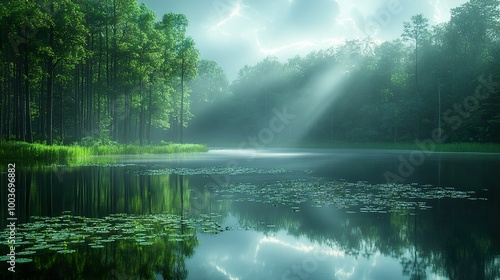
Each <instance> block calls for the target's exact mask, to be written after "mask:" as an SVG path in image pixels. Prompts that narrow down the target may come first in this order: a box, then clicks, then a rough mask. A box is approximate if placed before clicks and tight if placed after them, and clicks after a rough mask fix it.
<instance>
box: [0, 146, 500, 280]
mask: <svg viewBox="0 0 500 280" xmlns="http://www.w3.org/2000/svg"><path fill="white" fill-rule="evenodd" d="M398 155H399V154H398V153H397V152H394V151H391V152H387V153H386V152H382V151H363V152H355V151H328V150H285V149H279V150H265V151H234V150H217V151H211V152H209V153H206V154H200V155H193V156H182V157H160V156H151V157H148V158H144V157H121V158H115V163H113V164H107V165H106V164H101V165H87V166H72V167H68V166H59V167H34V168H21V166H22V164H20V163H19V164H18V166H20V167H19V168H18V170H17V174H16V181H17V182H18V186H19V187H18V192H17V208H18V216H17V217H18V224H21V223H24V225H22V226H20V227H19V229H18V235H17V238H18V239H17V240H16V241H17V242H18V248H17V249H16V252H18V253H19V255H18V256H17V257H18V260H20V261H19V263H17V265H16V271H17V272H16V274H15V275H16V277H17V278H18V279H26V278H28V279H35V278H37V277H38V278H39V279H46V278H53V277H54V275H58V277H59V278H63V279H78V278H81V279H498V278H499V277H500V226H499V224H498V223H497V220H498V213H500V209H499V208H500V207H499V204H500V191H499V189H498V185H499V183H500V182H499V180H500V179H499V178H498V176H497V174H496V172H498V170H499V167H500V159H499V158H498V157H497V156H491V155H453V154H435V155H433V156H431V157H429V158H427V160H426V161H425V162H424V164H423V165H421V166H419V167H418V168H417V169H416V171H415V172H414V174H412V175H411V176H409V177H408V178H406V179H407V182H405V183H407V184H403V185H384V184H380V183H385V182H383V178H384V177H383V173H384V172H386V171H394V170H397V164H398V160H397V157H398ZM158 170H160V171H161V172H159V171H158ZM278 171H279V172H278ZM304 171H306V172H304ZM221 178H222V179H221ZM340 179H345V180H340ZM1 180H2V192H1V197H0V199H1V200H2V201H5V200H6V192H5V188H4V187H3V186H4V185H3V184H4V182H6V175H5V173H2V178H1ZM339 180H340V181H339ZM359 181H362V182H359ZM336 182H338V183H336ZM412 183H417V184H412ZM425 184H432V186H429V185H427V186H422V185H425ZM380 186H383V187H380ZM391 187H394V188H391ZM443 194H448V195H443ZM318 202H322V203H318ZM419 203H420V204H419ZM422 203H424V204H425V207H419V206H422V205H424V204H422ZM370 204H375V205H381V204H384V205H385V208H384V209H382V210H381V209H379V208H380V207H379V206H377V207H379V208H373V207H372V208H369V207H368V206H369V205H370ZM401 205H407V207H401ZM396 206H397V207H396ZM363 209H365V210H366V211H362V210H363ZM367 209H368V210H370V211H368V210H367ZM0 215H1V217H0V218H1V221H0V222H1V227H2V228H5V226H6V221H7V219H6V218H7V217H6V211H5V208H4V204H3V203H2V212H1V214H0ZM50 217H53V218H50ZM2 234H3V235H4V236H7V232H6V231H3V232H2ZM1 248H2V251H1V255H2V256H5V254H6V253H7V247H6V246H2V247H1ZM21 258H22V259H21ZM23 259H24V260H26V261H27V262H26V263H21V262H22V261H21V260H23ZM30 260H31V261H30ZM7 267H8V264H7V263H6V262H5V261H4V259H2V263H1V264H0V269H1V273H0V276H1V277H2V278H5V277H6V276H11V275H9V273H10V272H8V271H7ZM34 275H35V278H34Z"/></svg>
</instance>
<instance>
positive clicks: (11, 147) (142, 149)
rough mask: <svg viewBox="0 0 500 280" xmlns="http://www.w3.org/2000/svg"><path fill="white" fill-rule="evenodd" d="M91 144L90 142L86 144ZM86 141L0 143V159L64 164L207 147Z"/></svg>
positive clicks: (204, 150)
mask: <svg viewBox="0 0 500 280" xmlns="http://www.w3.org/2000/svg"><path fill="white" fill-rule="evenodd" d="M91 143H93V144H92V145H90V144H91ZM86 144H89V146H80V145H77V144H75V145H71V146H63V145H52V146H48V145H45V144H39V143H34V144H30V143H26V142H14V141H9V142H3V141H2V142H0V158H1V159H2V160H4V161H12V160H22V161H26V162H27V163H45V164H54V163H68V162H72V163H75V162H80V161H91V160H92V158H91V156H95V155H117V154H172V153H192V152H206V151H208V148H207V146H205V145H200V144H167V145H147V146H135V145H118V144H116V145H98V144H96V142H92V141H91V139H88V141H87V142H86Z"/></svg>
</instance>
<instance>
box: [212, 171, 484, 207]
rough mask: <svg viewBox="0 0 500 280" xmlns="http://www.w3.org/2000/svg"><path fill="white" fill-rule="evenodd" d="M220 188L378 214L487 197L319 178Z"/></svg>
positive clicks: (278, 201) (246, 196)
mask: <svg viewBox="0 0 500 280" xmlns="http://www.w3.org/2000/svg"><path fill="white" fill-rule="evenodd" d="M217 192H218V193H219V194H220V195H222V196H225V197H228V196H237V197H238V198H236V199H235V200H236V201H249V202H264V203H269V204H271V205H274V206H277V205H286V206H290V207H291V210H292V211H293V212H298V211H300V207H299V206H297V205H300V204H304V203H309V204H312V206H314V207H324V206H334V207H337V208H340V209H347V208H349V209H350V210H348V211H347V213H350V214H352V213H356V211H355V210H358V211H359V212H363V213H379V214H385V213H388V212H396V211H401V210H410V209H419V210H427V209H430V208H432V207H431V206H430V205H428V204H427V201H429V200H435V199H468V200H487V199H486V198H480V197H475V195H476V193H475V192H474V191H460V190H456V189H455V188H452V187H446V188H443V187H433V186H431V185H418V184H369V183H368V182H366V181H359V182H355V183H350V182H345V181H322V180H319V179H318V180H317V181H316V182H311V181H310V180H309V181H305V180H295V181H292V180H286V181H280V182H276V183H273V184H268V185H254V184H226V185H224V186H223V187H222V188H221V189H220V190H218V191H217Z"/></svg>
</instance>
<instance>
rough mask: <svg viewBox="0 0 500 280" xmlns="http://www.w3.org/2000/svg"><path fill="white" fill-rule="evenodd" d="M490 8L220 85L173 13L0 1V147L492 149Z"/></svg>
mask: <svg viewBox="0 0 500 280" xmlns="http://www.w3.org/2000/svg"><path fill="white" fill-rule="evenodd" d="M499 3H500V1H499V0H484V1H479V0H471V1H470V2H468V3H466V4H464V5H462V6H460V7H458V8H455V9H453V10H452V17H451V19H450V21H449V22H446V23H443V24H440V25H437V26H429V24H428V20H427V19H426V18H425V17H424V16H423V15H416V16H414V17H412V18H411V19H408V20H409V21H408V22H406V23H405V24H404V32H403V34H401V37H400V38H399V39H397V40H394V41H390V42H383V43H380V44H379V43H376V42H374V41H373V40H371V39H369V38H366V39H363V40H353V41H348V42H346V43H345V44H343V45H341V46H336V47H332V48H329V49H326V50H320V51H315V52H312V53H310V54H309V55H307V56H305V57H299V56H297V57H294V58H291V59H289V60H288V61H286V62H280V61H278V60H277V59H276V58H273V57H268V58H266V59H265V60H263V61H261V62H260V63H258V64H257V65H255V66H245V67H243V68H242V69H241V70H240V72H239V75H238V78H237V79H236V80H235V81H233V82H232V83H231V84H229V82H228V80H227V78H226V75H225V73H224V71H223V70H222V69H221V67H220V66H219V65H218V64H217V63H216V62H213V61H206V60H200V58H199V56H200V53H199V52H198V50H197V49H196V47H195V42H194V41H193V39H191V38H190V37H188V36H187V35H186V28H187V26H188V20H187V18H186V17H185V16H184V15H182V14H173V13H169V14H166V15H164V16H163V17H162V19H161V20H160V21H157V20H156V17H155V15H154V13H153V12H152V11H151V10H150V9H149V8H147V7H146V6H145V5H143V4H142V5H138V4H137V2H136V1H135V0H104V1H97V0H60V1H55V0H37V1H35V0H32V1H20V0H8V1H3V2H2V3H1V4H0V32H1V36H2V38H3V39H2V41H1V45H0V111H1V114H0V118H1V119H0V138H1V139H2V140H20V141H27V142H33V141H35V142H44V141H46V142H47V143H48V144H52V143H54V142H56V143H72V142H75V141H78V142H80V143H89V142H90V143H103V142H110V141H117V142H122V143H138V144H145V143H151V142H153V141H159V140H167V141H177V142H183V140H184V138H188V139H189V140H190V141H196V142H199V141H201V142H206V143H210V144H221V143H222V144H225V143H230V142H232V143H241V144H242V146H245V145H250V146H255V147H259V146H264V145H268V144H270V143H271V142H273V143H274V144H279V143H283V142H292V141H295V140H297V141H307V142H311V141H314V142H323V143H325V142H332V141H378V142H412V141H414V140H415V139H426V138H429V137H430V138H432V139H434V140H436V141H442V142H500V110H499V109H500V93H499V88H500V86H499V83H498V81H499V77H500V73H499V72H500V37H499V35H500V34H499V32H500V28H499V27H500V26H499V18H500V8H499V6H500V4H499ZM188 123H189V124H190V125H189V127H188V130H187V131H186V137H184V127H187V124H188ZM440 129H441V130H440ZM439 131H441V133H440V135H438V134H439Z"/></svg>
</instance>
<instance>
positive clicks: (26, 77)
mask: <svg viewBox="0 0 500 280" xmlns="http://www.w3.org/2000/svg"><path fill="white" fill-rule="evenodd" d="M187 26H188V20H187V19H186V17H185V16H184V15H181V14H173V13H169V14H166V15H164V16H163V18H162V19H161V21H159V22H157V20H156V16H155V14H154V13H153V12H152V11H151V10H150V9H149V8H147V7H146V6H145V5H144V4H142V5H138V4H137V1H136V0H36V1H35V0H30V1H24V0H23V1H21V0H6V1H2V2H1V4H0V32H1V38H2V40H1V46H0V60H1V64H0V110H1V112H2V113H1V120H0V136H1V137H0V138H1V139H2V140H14V139H15V140H21V141H27V142H33V141H40V142H44V141H46V142H47V144H52V143H54V142H56V143H72V142H74V141H83V142H85V141H87V142H88V141H93V140H102V141H108V142H109V141H119V142H123V143H139V142H140V144H143V143H147V142H151V141H153V140H155V139H156V140H159V139H161V140H169V141H179V142H182V140H183V139H182V138H183V134H182V131H183V129H181V128H182V127H184V126H186V123H187V119H189V117H190V113H189V99H188V96H189V90H188V89H187V85H186V83H187V82H188V81H190V80H192V79H193V78H194V77H195V76H196V74H197V69H198V67H197V66H198V61H199V52H198V51H197V50H196V48H195V43H194V41H193V40H192V39H191V38H190V37H187V36H186V27H187ZM167 129H168V133H165V132H163V131H165V130H167Z"/></svg>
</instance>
